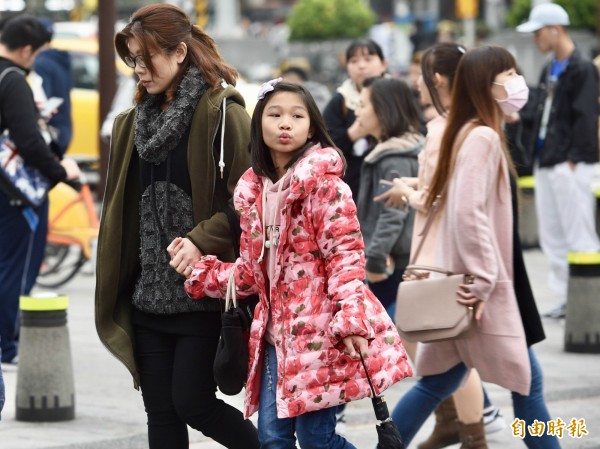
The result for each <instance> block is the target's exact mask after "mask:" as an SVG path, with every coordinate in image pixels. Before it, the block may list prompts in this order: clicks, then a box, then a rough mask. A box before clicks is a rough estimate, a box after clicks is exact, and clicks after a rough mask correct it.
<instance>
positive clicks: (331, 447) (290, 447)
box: [258, 343, 356, 449]
mask: <svg viewBox="0 0 600 449" xmlns="http://www.w3.org/2000/svg"><path fill="white" fill-rule="evenodd" d="M276 387H277V355H276V353H275V347H274V346H273V345H271V344H269V343H265V355H264V362H263V371H262V379H261V384H260V404H259V407H258V439H259V441H260V447H261V449H294V448H296V437H297V439H298V443H299V444H300V447H301V448H302V449H356V448H355V447H354V446H353V445H352V444H350V443H348V441H346V440H345V439H344V438H343V437H341V436H339V435H337V434H336V433H335V412H336V407H330V408H325V409H322V410H318V411H314V412H308V413H304V414H302V415H300V416H296V417H295V418H278V417H277V409H276V407H275V390H276ZM294 435H295V436H294Z"/></svg>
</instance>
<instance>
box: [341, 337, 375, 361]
mask: <svg viewBox="0 0 600 449" xmlns="http://www.w3.org/2000/svg"><path fill="white" fill-rule="evenodd" d="M342 341H343V342H344V345H345V346H346V353H347V354H348V355H349V356H350V357H352V358H353V359H360V356H359V354H362V356H363V358H366V357H367V356H368V355H369V354H368V352H369V342H368V341H367V339H366V338H364V337H360V336H358V335H350V336H348V337H345V338H344V339H343V340H342Z"/></svg>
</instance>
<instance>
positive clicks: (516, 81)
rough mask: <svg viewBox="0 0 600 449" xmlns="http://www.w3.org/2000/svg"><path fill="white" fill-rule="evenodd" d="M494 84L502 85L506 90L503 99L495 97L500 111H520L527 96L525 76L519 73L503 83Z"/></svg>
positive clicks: (527, 89) (508, 113)
mask: <svg viewBox="0 0 600 449" xmlns="http://www.w3.org/2000/svg"><path fill="white" fill-rule="evenodd" d="M494 84H497V85H499V86H503V87H504V90H505V91H506V98H505V99H504V100H498V99H495V100H496V101H497V102H498V106H500V109H502V112H504V113H505V114H506V115H510V114H512V113H514V112H518V111H520V110H521V109H522V108H523V106H525V103H527V99H528V98H529V88H528V87H527V83H526V82H525V78H523V77H522V76H521V75H519V76H515V77H514V78H511V79H509V80H508V81H507V82H505V83H504V84H501V83H494Z"/></svg>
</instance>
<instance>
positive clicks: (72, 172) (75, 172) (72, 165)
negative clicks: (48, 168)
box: [60, 158, 81, 181]
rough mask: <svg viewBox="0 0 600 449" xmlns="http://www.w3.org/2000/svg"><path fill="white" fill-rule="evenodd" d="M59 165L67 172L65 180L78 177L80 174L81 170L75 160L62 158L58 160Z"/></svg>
mask: <svg viewBox="0 0 600 449" xmlns="http://www.w3.org/2000/svg"><path fill="white" fill-rule="evenodd" d="M60 165H62V166H63V168H64V169H65V171H66V172H67V181H72V180H74V179H79V177H80V176H81V170H80V169H79V165H77V162H75V160H73V159H69V158H64V159H63V160H62V161H60Z"/></svg>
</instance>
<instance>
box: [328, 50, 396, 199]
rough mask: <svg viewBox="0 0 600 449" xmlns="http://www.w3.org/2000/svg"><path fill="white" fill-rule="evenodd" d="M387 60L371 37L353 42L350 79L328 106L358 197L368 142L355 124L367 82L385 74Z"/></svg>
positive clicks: (331, 125) (348, 64)
mask: <svg viewBox="0 0 600 449" xmlns="http://www.w3.org/2000/svg"><path fill="white" fill-rule="evenodd" d="M386 70H387V61H386V59H385V58H384V56H383V52H382V50H381V47H380V46H379V45H378V44H377V43H376V42H375V41H373V40H371V39H358V40H355V41H353V42H352V43H351V44H350V45H349V46H348V48H347V49H346V71H347V72H348V76H349V78H348V79H347V80H346V81H344V82H343V83H342V85H341V86H340V87H338V88H337V91H336V92H335V93H334V94H333V96H332V97H331V100H330V101H329V103H328V104H327V106H326V107H325V111H324V112H323V118H324V119H325V123H326V124H327V127H328V129H329V133H330V134H331V137H332V138H333V142H334V143H335V144H336V146H337V147H338V148H339V149H341V150H342V152H343V153H344V157H345V158H346V161H347V163H348V168H347V169H346V174H345V175H344V181H346V183H347V184H348V185H349V186H350V189H351V190H352V198H354V201H355V202H356V201H357V200H358V192H359V189H360V169H361V167H362V163H363V160H364V158H365V154H366V152H367V149H368V144H367V140H366V138H365V137H366V136H365V134H363V131H361V129H360V127H359V126H358V124H357V123H355V118H356V116H355V114H354V111H355V110H356V108H357V106H358V103H359V101H360V91H361V89H362V84H363V81H364V80H366V79H367V78H371V77H374V76H383V75H384V74H385V73H386Z"/></svg>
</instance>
